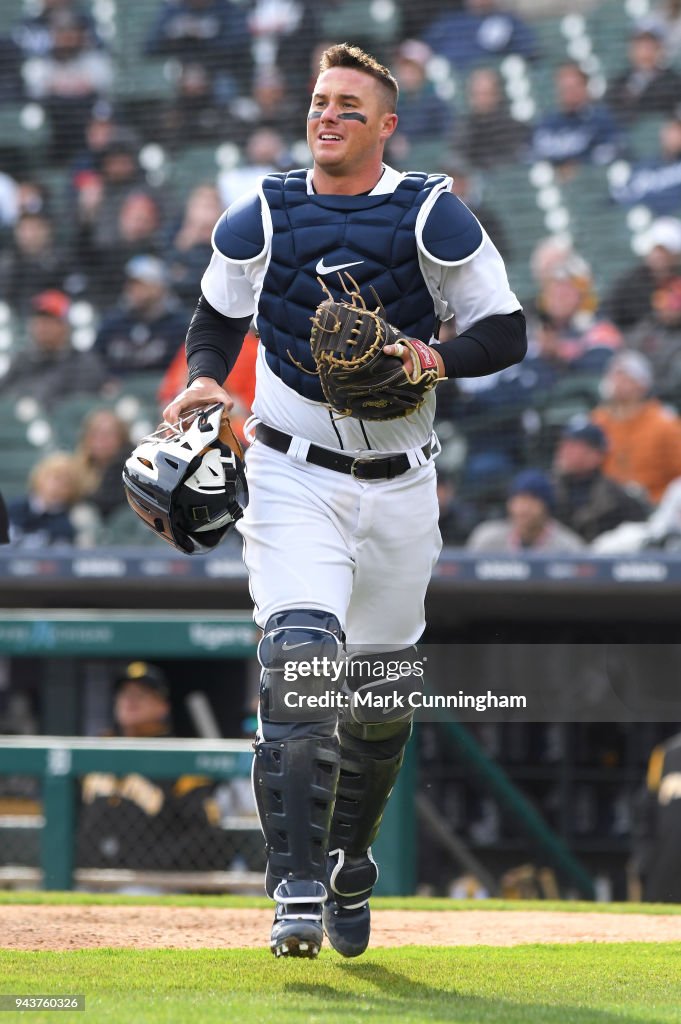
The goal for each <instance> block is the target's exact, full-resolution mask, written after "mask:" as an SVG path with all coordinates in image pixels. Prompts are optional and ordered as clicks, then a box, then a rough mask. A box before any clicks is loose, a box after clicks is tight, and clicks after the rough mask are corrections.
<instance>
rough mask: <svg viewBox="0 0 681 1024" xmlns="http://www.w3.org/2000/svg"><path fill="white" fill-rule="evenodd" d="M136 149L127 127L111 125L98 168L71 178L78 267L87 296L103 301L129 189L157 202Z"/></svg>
mask: <svg viewBox="0 0 681 1024" xmlns="http://www.w3.org/2000/svg"><path fill="white" fill-rule="evenodd" d="M138 148H139V140H138V139H137V136H136V135H135V134H134V133H133V132H132V131H130V129H128V128H120V127H119V128H116V130H115V132H113V134H112V135H111V137H110V138H109V141H108V142H107V143H106V145H105V146H104V147H103V148H102V149H101V150H100V153H99V168H98V170H97V171H94V172H90V171H88V172H83V174H82V175H80V176H78V178H77V182H76V183H77V194H76V218H77V228H78V237H77V256H78V264H79V269H80V270H81V271H82V272H83V273H84V274H85V276H86V278H87V283H88V285H87V286H88V291H89V293H90V296H91V297H92V298H93V299H94V300H95V301H96V302H99V303H102V304H103V303H105V302H107V300H108V301H110V298H111V285H110V282H109V280H108V276H107V275H108V272H109V271H110V268H111V253H112V251H114V250H115V249H116V248H117V247H118V246H119V245H122V244H123V243H122V238H121V233H120V231H121V209H122V207H123V205H124V203H125V202H126V200H127V199H128V197H129V196H130V195H131V194H132V193H136V194H138V195H139V194H141V193H144V194H146V195H148V196H149V197H151V198H152V199H153V200H154V201H155V202H156V203H157V204H158V198H157V191H156V190H155V189H152V188H150V187H149V186H148V185H147V183H146V181H145V178H144V175H143V174H142V170H141V168H140V165H139V160H138V156H137V153H138ZM115 258H117V257H115Z"/></svg>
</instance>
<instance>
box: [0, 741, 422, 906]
mask: <svg viewBox="0 0 681 1024" xmlns="http://www.w3.org/2000/svg"><path fill="white" fill-rule="evenodd" d="M251 762H252V744H251V741H249V740H221V741H216V740H198V739H184V740H181V739H172V740H170V739H151V740H127V739H118V738H108V737H107V738H106V739H105V740H97V739H92V738H83V737H73V736H68V737H57V736H22V737H17V736H12V737H7V736H6V737H0V775H9V774H12V775H26V776H34V777H37V778H38V779H39V780H40V789H41V793H42V814H41V815H40V816H39V820H38V821H34V822H33V824H34V825H35V826H37V827H38V828H39V829H40V837H39V848H40V872H31V871H27V870H26V869H25V867H24V866H22V865H16V869H15V870H14V872H13V873H12V871H11V870H10V869H9V868H8V867H7V866H6V867H5V869H4V871H2V872H0V883H2V881H3V878H4V880H5V884H9V883H11V882H12V880H14V881H15V882H17V883H21V882H32V881H34V880H38V881H39V887H42V888H45V889H71V888H73V886H74V884H89V885H92V886H93V887H97V888H102V887H103V888H111V887H112V886H113V885H115V884H119V885H126V884H131V883H133V882H135V883H137V884H155V885H157V886H158V887H159V888H163V887H166V886H168V885H169V884H171V885H172V886H176V887H179V888H185V889H190V890H191V889H197V888H198V889H206V888H213V889H221V888H222V889H225V890H229V889H234V888H241V889H242V888H243V887H244V885H250V886H253V885H255V884H257V883H258V881H259V879H258V878H257V876H255V875H254V874H253V873H249V874H248V876H245V875H244V873H243V872H230V871H224V872H207V873H203V877H201V873H200V872H187V873H183V872H176V873H173V875H172V877H171V876H169V873H168V872H131V871H126V870H121V871H116V870H114V869H110V870H107V871H100V872H98V871H97V870H88V869H78V868H76V867H75V862H74V854H75V837H76V829H77V821H76V815H77V802H78V780H79V779H80V778H81V777H82V776H84V775H86V774H87V773H88V772H109V773H112V774H114V775H116V776H122V775H127V774H129V773H132V772H134V773H138V774H139V775H144V776H148V777H149V778H154V779H164V778H165V779H172V778H176V777H177V776H178V775H189V776H205V777H208V778H210V779H213V780H215V781H216V782H217V781H225V780H230V779H234V778H247V777H249V776H250V771H251ZM414 770H415V766H414V763H413V759H412V757H411V756H410V757H408V758H407V759H406V763H405V768H404V771H403V773H402V775H401V778H400V781H399V783H398V784H397V786H396V787H395V791H394V793H393V799H392V800H391V802H390V807H389V810H388V811H387V812H386V815H385V818H384V823H383V832H382V835H381V840H380V844H377V850H378V854H379V856H380V858H381V869H382V878H381V892H383V893H385V894H389V895H391V894H396V895H399V894H408V893H410V892H413V889H414V884H415V863H416V838H415V833H414V789H415V778H414ZM255 827H256V828H257V825H256V826H255ZM0 836H1V829H0ZM0 841H1V839H0Z"/></svg>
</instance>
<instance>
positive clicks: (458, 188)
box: [440, 155, 510, 260]
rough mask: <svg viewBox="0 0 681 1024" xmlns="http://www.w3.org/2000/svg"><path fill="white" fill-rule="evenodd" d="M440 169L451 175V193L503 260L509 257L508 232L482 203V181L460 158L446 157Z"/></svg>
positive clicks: (465, 161) (466, 162)
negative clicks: (491, 242)
mask: <svg viewBox="0 0 681 1024" xmlns="http://www.w3.org/2000/svg"><path fill="white" fill-rule="evenodd" d="M440 168H441V170H443V171H444V172H445V173H446V174H449V175H451V177H452V181H453V185H452V192H453V193H454V195H456V196H458V197H459V199H461V201H462V202H464V203H465V204H466V206H467V207H468V208H469V209H470V210H472V211H473V213H474V214H475V216H476V217H477V218H478V220H479V221H480V223H481V224H482V226H483V228H484V229H485V231H486V232H487V234H488V235H489V236H490V238H491V239H492V241H493V242H494V244H495V245H496V247H497V249H498V250H499V252H500V253H501V255H502V256H503V258H504V259H505V260H508V259H509V257H510V248H509V241H508V232H507V231H506V228H505V227H504V226H503V224H502V222H501V220H500V218H499V217H497V215H496V213H495V212H494V211H493V210H491V209H490V208H489V207H488V206H486V205H485V203H484V185H483V179H482V177H481V176H480V175H479V174H476V173H475V172H474V170H473V168H472V166H471V165H470V164H469V163H468V161H467V160H465V159H464V158H463V157H460V156H458V155H457V156H447V157H445V158H444V159H443V160H442V161H441V162H440Z"/></svg>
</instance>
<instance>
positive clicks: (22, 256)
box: [0, 211, 68, 313]
mask: <svg viewBox="0 0 681 1024" xmlns="http://www.w3.org/2000/svg"><path fill="white" fill-rule="evenodd" d="M67 273H68V264H67V262H66V259H65V254H64V253H63V252H62V251H61V249H60V247H59V246H58V245H57V244H56V243H55V240H54V225H53V223H52V220H51V218H50V217H49V216H48V215H47V213H45V212H43V211H37V212H36V213H28V212H26V213H22V214H21V215H20V217H19V219H18V220H17V222H16V224H15V225H14V231H13V237H12V242H11V244H10V245H9V246H7V248H6V249H5V250H4V251H2V252H0V294H2V295H6V296H7V298H8V299H9V301H10V302H11V304H12V305H13V306H14V308H15V310H16V311H17V312H19V313H26V312H27V311H28V310H29V306H30V299H31V297H32V296H33V295H35V293H36V291H45V290H47V289H51V288H59V287H60V286H61V285H62V284H63V282H64V278H65V276H66V274H67Z"/></svg>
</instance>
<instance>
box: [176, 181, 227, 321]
mask: <svg viewBox="0 0 681 1024" xmlns="http://www.w3.org/2000/svg"><path fill="white" fill-rule="evenodd" d="M223 209H224V205H223V203H222V202H221V200H220V194H219V192H218V190H217V188H216V187H215V186H214V185H210V184H204V185H197V186H196V188H194V189H192V191H191V192H190V193H189V195H188V197H187V201H186V203H185V207H184V213H183V217H182V222H181V224H180V226H179V229H178V231H177V233H176V234H175V235H174V236H173V238H172V239H171V242H170V248H169V251H168V257H167V263H168V275H169V280H170V283H171V285H172V288H173V291H174V292H175V293H176V294H177V295H178V296H179V297H180V299H181V300H182V301H183V302H184V303H186V304H187V305H188V306H191V305H193V304H194V303H195V302H196V299H197V296H198V295H199V292H200V290H201V278H202V277H203V273H204V271H205V269H206V267H207V266H208V263H209V262H210V259H211V256H212V254H213V247H212V245H211V238H212V236H213V228H214V227H215V225H216V223H217V221H218V219H219V217H220V215H221V213H222V211H223Z"/></svg>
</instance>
